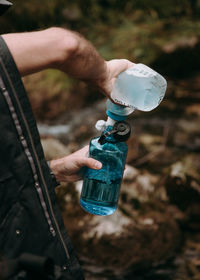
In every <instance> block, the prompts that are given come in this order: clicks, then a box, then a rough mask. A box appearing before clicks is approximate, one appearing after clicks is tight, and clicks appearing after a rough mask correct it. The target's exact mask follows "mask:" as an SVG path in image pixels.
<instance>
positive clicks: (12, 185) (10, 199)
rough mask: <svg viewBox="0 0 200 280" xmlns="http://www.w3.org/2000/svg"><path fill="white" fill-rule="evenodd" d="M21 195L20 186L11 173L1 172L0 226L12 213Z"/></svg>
mask: <svg viewBox="0 0 200 280" xmlns="http://www.w3.org/2000/svg"><path fill="white" fill-rule="evenodd" d="M18 194H19V184H18V182H17V181H16V179H15V178H14V176H13V174H12V173H11V172H9V171H7V172H1V170H0V225H1V224H2V222H3V221H4V219H5V218H6V216H7V215H8V214H9V212H11V209H12V208H13V205H14V204H15V203H16V201H17V199H18Z"/></svg>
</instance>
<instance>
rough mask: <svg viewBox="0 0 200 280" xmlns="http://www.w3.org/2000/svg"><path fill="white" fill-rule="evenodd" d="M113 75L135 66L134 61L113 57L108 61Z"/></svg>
mask: <svg viewBox="0 0 200 280" xmlns="http://www.w3.org/2000/svg"><path fill="white" fill-rule="evenodd" d="M107 65H108V67H109V69H110V73H111V75H112V77H116V76H118V75H119V74H120V73H121V72H123V71H125V70H127V69H128V68H130V67H133V66H134V63H133V62H131V61H130V60H128V59H112V60H110V61H108V62H107Z"/></svg>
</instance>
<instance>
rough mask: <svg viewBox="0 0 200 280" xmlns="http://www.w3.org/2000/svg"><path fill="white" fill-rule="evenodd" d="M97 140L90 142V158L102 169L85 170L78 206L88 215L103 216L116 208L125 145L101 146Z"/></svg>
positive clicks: (120, 143) (124, 156)
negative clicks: (98, 162) (97, 161)
mask: <svg viewBox="0 0 200 280" xmlns="http://www.w3.org/2000/svg"><path fill="white" fill-rule="evenodd" d="M98 139H99V137H97V138H94V139H92V140H91V143H90V156H92V157H93V158H95V159H97V160H99V161H101V163H102V168H101V169H100V170H95V169H90V168H88V169H87V171H86V173H85V177H84V181H83V187H82V193H81V199H80V204H81V206H82V207H83V208H84V209H85V210H86V211H88V212H89V213H92V214H95V215H101V216H105V215H111V214H112V213H113V212H114V211H115V210H116V208H117V202H118V197H119V192H120V186H121V180H122V176H123V169H124V165H125V160H126V154H127V145H126V144H125V143H123V142H118V143H115V144H113V143H109V142H106V143H105V144H103V145H101V144H100V143H99V142H98Z"/></svg>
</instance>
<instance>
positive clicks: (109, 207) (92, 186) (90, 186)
mask: <svg viewBox="0 0 200 280" xmlns="http://www.w3.org/2000/svg"><path fill="white" fill-rule="evenodd" d="M120 185H121V179H118V180H114V181H112V182H111V184H109V185H108V184H107V183H106V182H103V181H100V180H96V179H89V178H85V179H84V182H83V191H82V194H81V200H80V203H81V206H82V207H83V208H84V209H85V210H86V211H88V212H90V213H92V214H95V215H101V216H106V215H111V214H113V213H114V212H115V210H116V208H117V201H118V197H119V191H120Z"/></svg>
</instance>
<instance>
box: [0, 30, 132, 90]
mask: <svg viewBox="0 0 200 280" xmlns="http://www.w3.org/2000/svg"><path fill="white" fill-rule="evenodd" d="M3 38H4V40H5V41H6V43H7V45H8V47H9V49H10V51H11V53H12V55H13V58H14V60H15V62H16V65H17V67H18V69H19V72H20V73H21V75H22V76H25V75H28V74H32V73H35V72H38V71H40V70H43V69H47V68H56V69H58V70H61V71H63V72H65V73H66V74H69V75H71V76H72V77H75V78H78V79H81V80H85V81H87V82H89V83H92V84H94V85H95V86H97V87H98V88H99V89H100V90H101V91H102V92H103V93H104V94H106V95H107V96H109V94H110V92H111V90H112V86H113V83H114V79H115V78H116V76H117V75H118V74H119V73H120V72H122V71H124V70H126V69H127V68H129V67H130V66H133V63H131V62H130V61H128V60H126V59H117V60H111V61H108V62H106V61H105V60H104V59H103V58H102V57H101V56H100V54H99V53H98V52H97V50H96V49H95V47H94V46H93V45H92V44H91V43H90V42H89V41H87V40H86V39H85V38H84V37H83V36H81V35H80V34H78V33H76V32H73V31H70V30H65V29H62V28H59V27H58V28H57V27H53V28H49V29H46V30H42V31H36V32H25V33H13V34H5V35H3Z"/></svg>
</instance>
